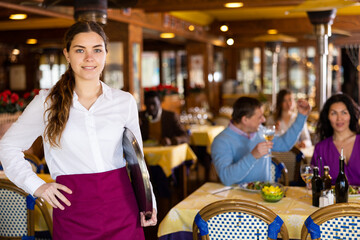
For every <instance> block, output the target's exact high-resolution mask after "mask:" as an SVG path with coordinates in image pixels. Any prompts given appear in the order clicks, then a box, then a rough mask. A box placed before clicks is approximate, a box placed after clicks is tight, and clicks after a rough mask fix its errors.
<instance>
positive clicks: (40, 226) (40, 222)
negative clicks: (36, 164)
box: [0, 171, 54, 232]
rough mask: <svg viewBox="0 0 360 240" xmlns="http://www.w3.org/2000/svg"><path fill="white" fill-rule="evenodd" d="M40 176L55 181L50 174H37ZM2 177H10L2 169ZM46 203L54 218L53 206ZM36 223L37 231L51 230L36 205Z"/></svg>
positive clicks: (0, 174)
mask: <svg viewBox="0 0 360 240" xmlns="http://www.w3.org/2000/svg"><path fill="white" fill-rule="evenodd" d="M37 176H38V177H40V178H41V179H42V180H44V181H45V182H47V183H51V182H54V179H52V178H51V176H50V174H47V173H39V174H37ZM0 179H7V180H8V177H7V176H6V175H5V173H4V171H0ZM45 205H46V207H47V209H48V211H49V214H50V216H51V218H52V212H53V211H52V206H51V205H50V204H48V203H46V202H45ZM34 213H35V214H34V224H35V231H36V232H45V231H49V229H48V227H47V225H46V222H45V219H44V217H43V215H42V213H41V211H40V209H39V208H38V207H37V206H36V205H35V208H34Z"/></svg>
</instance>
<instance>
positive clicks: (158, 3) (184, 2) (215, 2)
mask: <svg viewBox="0 0 360 240" xmlns="http://www.w3.org/2000/svg"><path fill="white" fill-rule="evenodd" d="M226 2H227V1H224V0H195V1H194V0H139V1H138V3H137V4H136V6H135V7H134V8H141V9H143V10H144V11H145V12H169V11H192V10H209V9H222V8H225V7H224V4H225V3H226ZM241 2H243V3H244V8H253V7H280V6H296V5H299V4H301V3H302V2H304V0H269V1H264V0H242V1H241Z"/></svg>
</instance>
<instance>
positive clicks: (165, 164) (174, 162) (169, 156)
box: [143, 143, 197, 196]
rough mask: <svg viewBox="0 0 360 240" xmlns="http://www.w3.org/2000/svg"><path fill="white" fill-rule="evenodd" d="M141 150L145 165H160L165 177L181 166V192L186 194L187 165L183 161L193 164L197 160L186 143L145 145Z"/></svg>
mask: <svg viewBox="0 0 360 240" xmlns="http://www.w3.org/2000/svg"><path fill="white" fill-rule="evenodd" d="M143 152H144V156H145V160H146V163H147V165H149V166H160V167H161V169H162V171H163V172H164V174H165V176H166V177H170V176H171V175H172V174H173V170H174V169H175V168H176V167H179V166H182V168H183V171H182V172H183V176H182V181H183V194H184V196H187V184H188V183H187V182H188V181H187V171H186V167H187V165H186V164H184V163H185V162H190V163H191V164H194V163H195V162H196V161H197V157H196V155H195V153H194V152H193V151H192V149H191V148H190V146H189V145H188V144H187V143H183V144H179V145H171V146H152V147H146V146H145V147H143Z"/></svg>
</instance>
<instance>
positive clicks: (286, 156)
mask: <svg viewBox="0 0 360 240" xmlns="http://www.w3.org/2000/svg"><path fill="white" fill-rule="evenodd" d="M271 154H272V155H273V156H274V157H275V158H276V159H278V160H279V161H280V162H283V163H284V164H285V166H286V168H287V170H288V179H289V182H290V185H303V182H302V179H301V176H300V165H301V164H302V163H305V156H304V154H303V153H302V152H301V151H300V150H299V149H298V148H296V147H293V148H292V149H291V150H290V151H288V152H271Z"/></svg>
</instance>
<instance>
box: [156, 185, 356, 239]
mask: <svg viewBox="0 0 360 240" xmlns="http://www.w3.org/2000/svg"><path fill="white" fill-rule="evenodd" d="M223 187H224V185H222V184H220V183H205V184H204V185H203V186H201V187H200V188H199V189H197V190H196V191H195V192H193V193H192V194H191V195H189V196H188V197H187V198H185V199H184V200H183V201H181V202H180V203H179V204H177V205H176V206H175V207H173V208H172V209H171V210H170V211H169V212H168V214H167V215H166V216H165V218H164V219H163V221H162V222H161V223H160V225H159V230H158V237H161V236H163V235H167V234H170V233H175V232H179V231H188V232H192V225H193V221H194V218H195V215H196V214H197V213H198V211H199V210H200V209H202V208H203V207H205V206H206V205H208V204H210V203H212V202H216V201H219V200H224V199H242V200H248V201H253V202H256V203H260V204H262V205H264V206H266V207H268V208H270V209H271V210H272V211H274V212H275V213H277V214H278V215H279V216H280V217H281V218H282V220H283V221H284V223H285V224H286V227H287V229H288V231H289V237H290V238H291V239H300V235H301V228H302V225H303V223H304V221H305V219H306V218H307V217H308V216H309V215H310V214H311V213H313V212H314V211H316V210H317V209H319V208H317V207H313V206H312V204H311V201H312V199H311V198H306V199H304V198H302V199H300V197H301V196H303V195H304V194H305V192H306V190H305V188H304V187H288V190H287V192H286V197H284V198H283V199H281V200H280V201H279V202H276V203H270V202H265V201H264V200H263V199H262V197H261V195H260V194H259V193H253V192H247V191H244V190H240V189H235V190H228V191H224V192H221V193H217V194H212V193H211V192H213V191H215V190H217V189H221V188H223ZM352 201H353V202H360V199H359V198H353V197H349V202H352Z"/></svg>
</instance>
